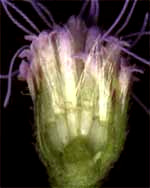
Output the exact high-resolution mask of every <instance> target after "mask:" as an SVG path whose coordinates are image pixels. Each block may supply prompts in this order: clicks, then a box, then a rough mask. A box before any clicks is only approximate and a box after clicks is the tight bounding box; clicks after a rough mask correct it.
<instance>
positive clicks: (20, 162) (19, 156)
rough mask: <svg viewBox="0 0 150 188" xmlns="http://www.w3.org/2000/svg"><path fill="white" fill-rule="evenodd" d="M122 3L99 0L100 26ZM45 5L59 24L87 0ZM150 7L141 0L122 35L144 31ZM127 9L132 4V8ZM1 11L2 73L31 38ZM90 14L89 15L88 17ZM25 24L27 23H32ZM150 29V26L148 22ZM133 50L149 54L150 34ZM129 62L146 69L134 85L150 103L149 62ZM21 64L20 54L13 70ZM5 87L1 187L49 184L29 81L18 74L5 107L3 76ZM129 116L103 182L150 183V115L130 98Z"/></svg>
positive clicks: (28, 9) (21, 4)
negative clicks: (122, 140)
mask: <svg viewBox="0 0 150 188" xmlns="http://www.w3.org/2000/svg"><path fill="white" fill-rule="evenodd" d="M123 3H124V1H122V0H120V1H119V0H118V1H107V0H105V1H104V0H103V1H100V16H99V22H98V25H99V27H100V28H101V30H107V29H108V28H109V27H110V26H111V24H112V23H113V21H114V20H115V18H116V17H117V15H118V14H119V12H120V10H121V7H122V6H123ZM15 4H16V5H18V6H19V7H20V8H21V9H22V10H23V11H24V12H26V13H27V15H28V16H29V17H30V18H31V19H32V20H33V22H34V23H35V24H36V25H37V26H38V27H39V28H40V30H41V31H42V30H43V29H48V28H47V27H46V26H45V24H44V23H43V22H42V21H41V20H40V18H39V17H38V16H37V14H36V12H34V10H33V9H32V8H31V6H30V5H29V4H28V3H25V2H19V1H16V3H15ZM43 4H45V5H46V6H48V7H49V8H50V11H51V13H52V14H53V16H54V19H55V21H56V22H57V23H65V22H66V21H67V19H68V18H69V17H70V16H71V15H77V14H78V13H79V11H80V8H81V6H82V2H77V1H69V0H68V1H61V2H60V1H55V2H46V1H43ZM130 6H131V3H130ZM148 9H149V2H148V0H147V1H143V0H141V1H139V2H138V3H137V5H136V8H135V10H134V14H133V16H132V19H131V20H130V23H129V24H128V26H127V27H126V28H125V30H124V31H123V32H122V33H121V35H122V36H124V35H126V34H129V33H132V32H137V31H139V30H140V28H141V26H142V24H143V20H144V16H145V13H146V12H147V11H149V10H148ZM128 11H129V9H128V10H127V13H128ZM11 12H12V14H13V15H15V16H16V17H17V19H18V20H19V21H20V22H21V23H24V22H23V20H22V19H21V18H20V17H19V16H18V15H17V14H16V13H15V12H14V11H11ZM87 12H88V11H87ZM126 15H127V14H126ZM126 15H125V17H126ZM0 16H1V55H0V56H1V73H2V74H6V73H7V72H8V68H9V63H10V60H11V57H12V56H13V54H14V53H15V51H16V50H17V49H18V48H20V47H21V46H22V45H24V44H29V43H28V42H27V41H25V40H24V32H23V31H21V30H20V29H19V28H17V27H16V26H15V25H14V24H13V23H12V21H11V20H10V19H9V18H8V17H7V15H6V14H5V12H4V10H3V8H2V7H1V9H0ZM86 17H87V15H86V14H85V19H86ZM125 17H124V18H125ZM123 21H124V19H122V22H120V24H119V25H118V26H117V27H116V29H115V30H114V31H113V32H112V34H114V33H115V31H117V29H118V28H119V27H120V26H121V24H123ZM87 23H88V22H87ZM25 26H26V27H28V25H27V24H25ZM28 28H30V27H28ZM147 29H149V28H148V27H147ZM132 39H134V38H132ZM132 51H133V52H134V53H136V54H138V55H139V56H141V57H143V58H145V59H149V37H148V36H144V37H142V39H141V40H140V41H139V43H138V44H137V45H136V46H135V47H134V48H133V49H132ZM130 62H131V65H133V64H136V65H137V66H138V67H141V69H142V70H144V75H139V74H137V75H136V76H137V77H138V78H139V81H138V82H136V83H134V85H133V89H132V90H133V93H135V94H136V95H137V96H138V97H139V99H140V100H141V101H142V103H143V104H144V105H146V106H147V107H149V67H148V66H147V65H143V63H142V62H139V61H137V60H135V59H133V58H131V59H130ZM19 64H20V59H17V60H16V63H15V67H14V70H15V69H16V68H18V66H19ZM0 87H1V88H0V89H1V97H0V102H1V131H0V133H1V187H48V182H47V175H46V171H45V168H44V167H43V164H42V163H41V162H40V160H39V158H38V155H37V153H36V151H35V150H34V138H33V127H34V125H33V111H32V101H31V99H30V96H29V95H26V94H28V90H27V85H26V83H24V82H21V81H18V80H17V78H14V79H13V83H12V92H11V98H10V102H9V105H8V106H7V108H5V109H4V108H3V106H2V105H3V101H4V97H5V94H6V89H7V81H6V80H3V81H2V82H1V85H0ZM22 93H24V94H22ZM128 116H129V122H128V136H127V140H126V143H125V147H124V151H123V152H122V154H121V156H120V158H119V160H118V162H117V163H116V164H115V165H114V167H113V168H112V170H111V172H110V173H109V175H108V177H107V178H106V180H105V182H104V187H143V188H145V187H149V141H150V140H149V116H148V115H147V114H146V113H145V111H144V110H143V109H142V108H141V107H140V106H139V105H138V104H137V103H136V102H135V101H134V100H133V99H131V101H130V109H129V112H128ZM118 121H119V120H118Z"/></svg>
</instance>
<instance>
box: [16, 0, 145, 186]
mask: <svg viewBox="0 0 150 188" xmlns="http://www.w3.org/2000/svg"><path fill="white" fill-rule="evenodd" d="M86 3H87V2H86ZM86 3H85V5H86ZM97 3H98V1H91V10H90V15H93V10H95V12H96V13H95V18H94V19H95V20H96V18H97V12H98V4H97ZM127 5H128V0H126V1H125V5H124V8H123V10H122V12H121V13H120V15H119V17H118V19H116V21H115V22H114V24H113V25H112V26H111V27H110V29H109V30H108V31H107V32H106V33H102V32H100V30H99V28H98V27H97V26H90V27H88V26H87V25H86V24H85V23H84V21H83V20H82V19H81V16H77V17H75V16H72V17H70V18H69V20H68V21H67V23H66V24H65V25H63V26H59V25H55V27H53V29H52V30H51V31H48V32H41V33H40V34H39V35H38V36H36V35H32V34H31V35H28V36H26V39H27V40H31V41H32V43H31V45H30V47H29V48H28V49H25V50H23V51H22V52H21V53H20V54H19V56H20V58H22V59H23V60H22V63H21V65H20V68H19V78H20V79H24V80H26V82H27V84H28V88H29V91H30V94H31V97H32V100H33V104H34V114H35V125H36V130H35V132H36V141H37V150H38V152H39V155H40V157H41V160H42V161H43V163H44V164H45V166H46V168H47V172H48V175H49V178H50V182H51V183H52V186H53V187H61V188H74V187H75V188H80V187H81V188H91V187H95V186H97V185H98V182H99V181H100V183H101V180H102V179H103V178H104V176H105V175H106V174H107V172H108V171H109V169H110V168H111V166H112V164H113V163H114V162H115V161H116V160H117V158H118V157H119V154H120V152H121V150H122V148H123V145H124V141H125V137H126V124H127V109H128V102H129V96H130V95H129V94H130V90H131V83H132V73H133V72H134V71H135V68H134V67H132V66H128V65H127V58H126V55H125V53H129V54H130V55H132V56H133V54H132V53H130V52H129V51H128V50H126V48H128V47H129V46H130V45H129V44H128V43H127V42H125V41H123V40H120V39H119V38H117V37H113V36H111V35H110V32H111V31H112V29H113V28H114V27H115V25H116V24H117V22H118V21H119V19H120V18H121V16H122V14H123V12H124V11H125V9H126V7H127ZM133 6H134V4H133ZM94 7H95V8H94ZM35 8H36V7H35ZM81 14H82V11H81ZM81 14H80V15H81ZM29 34H30V33H29ZM135 57H136V58H137V59H138V57H137V56H135ZM24 58H26V60H27V61H25V60H24ZM143 61H144V63H146V64H148V63H147V61H146V60H143Z"/></svg>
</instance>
